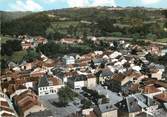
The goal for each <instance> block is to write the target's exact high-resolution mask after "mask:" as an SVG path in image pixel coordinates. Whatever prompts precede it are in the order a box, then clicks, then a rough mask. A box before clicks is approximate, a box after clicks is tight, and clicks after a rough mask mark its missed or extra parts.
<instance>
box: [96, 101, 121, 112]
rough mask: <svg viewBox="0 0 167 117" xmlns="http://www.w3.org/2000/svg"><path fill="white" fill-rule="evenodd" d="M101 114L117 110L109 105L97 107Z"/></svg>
mask: <svg viewBox="0 0 167 117" xmlns="http://www.w3.org/2000/svg"><path fill="white" fill-rule="evenodd" d="M99 109H100V111H101V113H104V112H109V111H113V110H117V109H118V108H117V107H116V106H114V105H112V104H110V103H106V104H101V105H99Z"/></svg>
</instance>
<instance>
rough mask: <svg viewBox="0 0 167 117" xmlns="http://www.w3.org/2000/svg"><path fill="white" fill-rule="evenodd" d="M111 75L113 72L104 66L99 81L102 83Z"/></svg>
mask: <svg viewBox="0 0 167 117" xmlns="http://www.w3.org/2000/svg"><path fill="white" fill-rule="evenodd" d="M112 76H113V73H112V71H111V70H110V69H108V68H105V69H103V70H102V72H101V74H100V76H99V82H100V83H101V84H104V83H105V81H106V80H110V79H111V78H112Z"/></svg>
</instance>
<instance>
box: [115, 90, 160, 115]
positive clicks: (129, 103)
mask: <svg viewBox="0 0 167 117" xmlns="http://www.w3.org/2000/svg"><path fill="white" fill-rule="evenodd" d="M158 105H159V103H158V102H156V101H155V100H154V99H151V98H149V97H148V96H145V95H142V94H140V93H137V94H134V95H129V96H128V97H126V98H125V99H124V100H122V101H120V102H118V103H117V104H116V106H117V107H118V108H119V110H120V111H119V115H120V117H124V116H126V117H135V116H136V115H138V114H140V113H142V112H145V113H147V114H150V115H151V113H150V112H152V111H156V110H157V109H158Z"/></svg>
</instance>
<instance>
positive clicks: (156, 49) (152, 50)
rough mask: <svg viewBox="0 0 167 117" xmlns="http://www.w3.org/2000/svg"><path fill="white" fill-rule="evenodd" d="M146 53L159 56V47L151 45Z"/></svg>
mask: <svg viewBox="0 0 167 117" xmlns="http://www.w3.org/2000/svg"><path fill="white" fill-rule="evenodd" d="M148 52H150V53H151V54H156V55H159V54H160V52H161V49H160V47H159V46H158V45H151V46H150V47H149V48H148Z"/></svg>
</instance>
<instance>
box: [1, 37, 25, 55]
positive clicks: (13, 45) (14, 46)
mask: <svg viewBox="0 0 167 117" xmlns="http://www.w3.org/2000/svg"><path fill="white" fill-rule="evenodd" d="M21 49H22V47H21V41H19V40H8V41H6V43H2V45H1V55H2V56H4V55H7V56H11V55H12V54H13V53H14V52H15V51H20V50H21Z"/></svg>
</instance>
